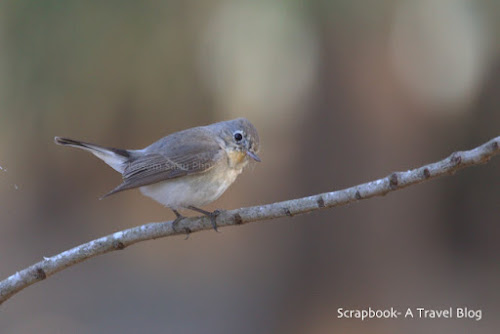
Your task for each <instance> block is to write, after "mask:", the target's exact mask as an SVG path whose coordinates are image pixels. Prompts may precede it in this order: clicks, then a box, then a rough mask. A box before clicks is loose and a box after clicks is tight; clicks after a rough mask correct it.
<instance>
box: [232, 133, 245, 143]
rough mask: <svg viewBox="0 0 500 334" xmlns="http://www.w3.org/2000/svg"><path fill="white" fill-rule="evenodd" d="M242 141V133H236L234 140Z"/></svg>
mask: <svg viewBox="0 0 500 334" xmlns="http://www.w3.org/2000/svg"><path fill="white" fill-rule="evenodd" d="M242 139H243V135H242V134H241V132H236V133H235V134H234V140H236V141H241V140H242Z"/></svg>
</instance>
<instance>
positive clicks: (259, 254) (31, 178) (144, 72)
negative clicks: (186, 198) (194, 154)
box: [0, 0, 500, 334]
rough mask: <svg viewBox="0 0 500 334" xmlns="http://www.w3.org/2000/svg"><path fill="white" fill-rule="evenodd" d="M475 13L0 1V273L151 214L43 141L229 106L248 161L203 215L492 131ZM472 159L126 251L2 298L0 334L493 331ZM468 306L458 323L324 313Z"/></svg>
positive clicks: (96, 170)
mask: <svg viewBox="0 0 500 334" xmlns="http://www.w3.org/2000/svg"><path fill="white" fill-rule="evenodd" d="M499 10H500V8H499V6H498V4H497V3H495V2H493V1H475V2H468V1H452V0H447V1H442V2H436V1H419V2H417V1H377V2H367V1H319V0H318V1H304V2H302V1H283V2H276V1H268V2H266V1H222V0H208V1H175V2H174V1H163V2H160V1H107V2H83V1H25V0H22V1H2V2H1V3H0V166H1V167H2V170H0V278H2V279H3V278H6V277H8V276H9V275H11V274H13V273H15V272H16V271H17V270H20V269H22V268H24V267H26V266H28V265H30V264H32V263H34V262H37V261H39V260H40V259H41V258H42V256H50V255H54V254H57V253H59V252H61V251H63V250H66V249H68V248H70V247H73V246H75V245H78V244H81V243H84V242H87V241H89V240H92V239H94V238H97V237H99V236H103V235H106V234H109V233H112V232H114V231H118V230H121V229H125V228H128V227H132V226H136V225H140V224H143V223H146V222H151V221H162V220H166V219H172V218H173V216H172V214H171V213H170V211H169V210H167V209H165V208H163V207H161V206H160V205H158V204H157V203H155V202H153V201H151V200H150V199H148V198H145V197H143V196H141V195H140V194H139V192H138V191H129V192H125V193H122V194H119V195H116V196H113V197H110V198H107V199H106V200H103V201H99V200H98V198H99V196H101V195H102V194H104V193H106V192H107V191H109V190H110V189H112V188H113V187H114V186H116V185H117V184H118V183H119V182H120V176H119V175H118V174H116V173H115V172H114V171H113V170H112V169H110V168H108V167H107V166H105V165H104V164H103V163H102V162H99V161H98V160H97V159H95V158H94V157H92V156H90V155H88V154H85V153H83V152H77V151H76V150H70V149H67V148H62V147H59V146H56V145H54V144H53V137H54V136H55V135H58V136H68V137H72V138H76V139H81V140H87V141H91V142H96V143H100V144H103V145H109V146H115V147H120V148H121V147H123V148H141V147H144V146H146V145H148V144H149V143H151V142H153V141H155V140H157V139H159V138H160V137H162V136H164V135H166V134H168V133H171V132H174V131H178V130H181V129H184V128H188V127H192V126H196V125H202V124H208V123H212V122H215V121H220V120H224V119H230V118H235V117H240V116H244V117H247V118H249V119H250V120H251V121H252V122H253V123H254V124H255V125H256V127H257V128H258V129H259V131H260V136H261V142H262V150H261V153H260V155H261V158H262V160H263V162H262V163H260V164H258V165H255V166H253V167H251V168H249V169H248V170H247V171H246V172H245V173H244V174H243V175H242V176H241V177H240V178H239V180H238V181H237V182H236V183H235V184H234V186H232V187H231V188H230V189H229V190H228V192H227V193H226V194H225V195H223V196H222V197H221V198H220V199H219V200H218V201H217V202H216V203H214V204H213V205H211V206H210V207H208V209H215V208H227V209H229V208H237V207H240V206H250V205H258V204H264V203H270V202H274V201H279V200H284V199H289V198H296V197H300V196H306V195H310V194H314V193H318V192H325V191H330V190H335V189H341V188H344V187H347V186H351V185H354V184H358V183H361V182H365V181H368V180H371V179H375V178H378V177H382V176H384V175H387V174H389V173H390V172H392V171H395V170H407V169H409V168H413V167H417V166H419V165H421V164H423V163H428V162H432V161H435V160H437V159H441V158H444V157H445V156H447V155H448V154H450V153H451V152H453V151H455V150H460V149H467V148H471V147H474V146H475V145H477V144H480V143H482V142H484V141H486V140H488V139H490V138H491V137H494V136H497V135H499V134H500V132H499V126H498V124H499V122H500V113H499V111H500V94H499V89H500V57H499V51H500V47H499V46H500V43H499V39H498V36H499V34H500V26H499V24H498V22H500V20H499V17H498V12H499ZM499 163H500V162H499V161H498V158H497V159H495V160H493V161H491V162H490V163H489V164H488V165H485V166H481V167H477V168H470V169H467V170H465V171H463V172H460V173H459V174H457V175H455V176H453V177H448V178H445V179H440V180H436V181H432V182H429V183H426V184H423V185H419V186H415V187H410V188H407V189H405V190H402V191H400V192H397V193H392V194H390V195H388V196H386V197H383V198H376V199H371V200H368V201H364V202H361V203H358V204H355V205H351V206H348V207H343V208H338V209H333V210H326V211H322V212H315V213H313V214H309V215H306V216H300V217H294V218H285V219H280V220H277V221H273V222H263V223H256V224H250V225H245V226H242V227H232V228H225V229H222V231H221V233H214V232H203V233H198V234H195V235H192V236H191V237H190V238H189V240H187V241H185V240H184V237H175V238H168V239H161V240H156V241H150V242H144V243H140V244H138V245H135V246H133V247H130V248H127V249H126V250H124V251H122V252H115V253H113V254H109V255H106V256H102V257H99V258H96V259H92V260H90V261H88V262H86V263H83V264H80V265H77V266H74V267H72V268H69V269H68V270H65V271H63V272H61V273H59V274H57V275H56V276H53V277H51V278H50V279H48V280H46V281H44V282H41V283H39V284H36V285H34V286H32V287H30V288H28V289H26V290H24V291H23V292H21V293H20V294H18V295H16V296H14V297H13V298H12V299H11V300H9V301H8V302H6V303H5V304H4V305H2V306H1V307H0V332H1V333H5V334H10V333H31V332H36V333H137V332H143V333H333V332H339V331H342V332H344V333H360V332H368V331H369V332H376V333H377V332H380V333H387V332H395V331H398V332H402V331H404V332H406V333H421V332H431V331H432V332H441V333H457V332H460V331H466V332H474V333H491V332H492V331H494V329H498V328H499V326H500V320H499V317H498V313H499V312H500V302H499V300H500V292H499V291H500V289H499V282H500V267H499V260H500V256H499V252H500V242H499V240H500V225H499V224H498V223H499V221H500V219H499V218H500V191H499V189H500V181H499V180H500V177H499V166H500V165H499ZM463 306H467V307H469V308H474V309H481V310H482V312H483V319H482V320H481V321H479V322H476V321H474V320H456V319H454V320H418V319H413V320H411V319H406V320H404V319H403V320H373V321H365V322H361V321H358V320H343V319H337V309H338V308H340V307H343V308H356V309H361V308H368V307H372V308H384V309H385V308H390V307H396V308H399V309H401V310H402V311H405V310H406V308H407V307H411V308H413V309H415V308H416V307H427V308H431V309H441V308H449V307H463Z"/></svg>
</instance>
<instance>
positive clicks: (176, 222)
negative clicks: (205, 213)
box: [172, 209, 191, 239]
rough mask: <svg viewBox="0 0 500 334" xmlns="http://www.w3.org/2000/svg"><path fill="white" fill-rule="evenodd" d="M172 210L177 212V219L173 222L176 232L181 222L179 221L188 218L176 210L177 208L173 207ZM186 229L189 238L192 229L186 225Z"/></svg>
mask: <svg viewBox="0 0 500 334" xmlns="http://www.w3.org/2000/svg"><path fill="white" fill-rule="evenodd" d="M172 211H173V212H174V214H175V216H176V218H175V220H174V221H173V222H172V229H173V230H174V232H177V229H176V227H177V224H179V222H180V221H181V220H183V219H184V218H186V217H184V216H183V215H181V214H180V213H179V211H177V210H175V209H172ZM185 230H186V235H187V236H186V239H187V238H188V237H189V233H190V232H191V231H190V230H189V229H188V228H187V227H186V229H185Z"/></svg>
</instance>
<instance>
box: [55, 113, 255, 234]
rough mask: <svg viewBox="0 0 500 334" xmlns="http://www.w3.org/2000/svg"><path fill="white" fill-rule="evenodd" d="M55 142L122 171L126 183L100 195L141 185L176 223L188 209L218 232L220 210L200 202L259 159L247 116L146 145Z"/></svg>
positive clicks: (208, 199)
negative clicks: (119, 146) (126, 147)
mask: <svg viewBox="0 0 500 334" xmlns="http://www.w3.org/2000/svg"><path fill="white" fill-rule="evenodd" d="M54 141H55V142H56V144H59V145H63V146H72V147H76V148H80V149H83V150H86V151H89V152H91V153H92V154H94V155H95V156H96V157H98V158H99V159H101V160H103V161H104V162H105V163H106V164H108V165H109V166H110V167H111V168H113V169H114V170H116V171H117V172H120V173H121V174H122V177H123V182H122V183H121V184H120V185H119V186H118V187H116V188H115V189H113V190H111V191H110V192H109V193H107V194H106V195H104V196H103V197H102V198H104V197H107V196H110V195H112V194H115V193H117V192H120V191H123V190H127V189H133V188H139V189H140V190H141V192H142V193H143V194H144V195H146V196H148V197H151V198H152V199H154V200H155V201H157V202H159V203H161V204H163V205H165V206H166V207H168V208H170V209H171V210H172V211H173V212H174V214H175V215H176V217H177V218H176V219H175V221H174V227H175V224H176V223H177V222H179V221H180V220H181V219H183V218H184V216H182V215H181V214H180V213H179V211H178V210H179V209H190V210H194V211H197V212H199V213H202V214H204V215H207V216H208V217H210V219H211V222H212V225H213V228H214V229H215V230H216V231H217V224H216V218H217V215H218V213H219V211H218V210H216V211H214V212H209V211H205V210H203V209H200V208H199V207H200V206H204V205H206V204H209V203H211V202H213V201H215V200H216V199H218V198H219V197H220V196H221V195H222V194H223V193H224V192H225V191H226V189H227V188H228V187H229V186H230V185H231V184H232V183H233V182H234V181H235V180H236V177H237V176H238V175H239V174H240V173H241V172H242V171H243V168H244V167H245V166H246V165H247V164H248V162H249V161H250V159H252V160H255V161H257V162H260V161H261V160H260V158H259V156H258V155H257V153H258V152H259V135H258V133H257V129H255V127H254V126H253V124H252V123H250V121H248V120H247V119H245V118H237V119H234V120H230V121H225V122H219V123H214V124H210V125H206V126H199V127H195V128H191V129H187V130H183V131H179V132H175V133H172V134H171V135H168V136H166V137H164V138H162V139H160V140H158V141H156V142H154V143H153V144H151V145H149V146H147V147H146V148H143V149H142V150H124V149H116V148H108V147H103V146H99V145H95V144H90V143H85V142H82V141H77V140H73V139H67V138H61V137H55V138H54Z"/></svg>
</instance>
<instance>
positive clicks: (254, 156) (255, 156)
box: [247, 150, 261, 162]
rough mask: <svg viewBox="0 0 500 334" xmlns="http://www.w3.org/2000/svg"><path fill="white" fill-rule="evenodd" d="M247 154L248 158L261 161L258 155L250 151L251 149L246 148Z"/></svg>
mask: <svg viewBox="0 0 500 334" xmlns="http://www.w3.org/2000/svg"><path fill="white" fill-rule="evenodd" d="M247 155H248V156H249V157H250V158H252V159H254V160H255V161H257V162H260V161H261V160H260V158H259V156H258V155H257V154H255V153H253V152H252V151H250V150H247Z"/></svg>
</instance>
